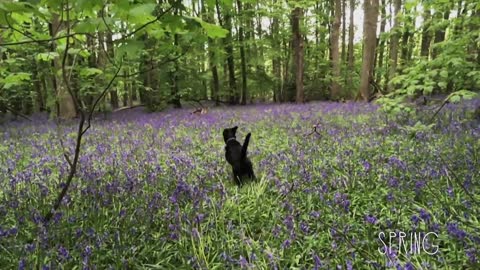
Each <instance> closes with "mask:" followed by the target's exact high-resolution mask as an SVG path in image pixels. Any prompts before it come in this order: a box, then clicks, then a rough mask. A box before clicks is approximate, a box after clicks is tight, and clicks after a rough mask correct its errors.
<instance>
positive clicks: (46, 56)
mask: <svg viewBox="0 0 480 270" xmlns="http://www.w3.org/2000/svg"><path fill="white" fill-rule="evenodd" d="M55 57H58V53H57V52H48V53H39V54H37V55H36V56H35V58H36V59H37V61H45V62H48V61H52V60H53V59H55Z"/></svg>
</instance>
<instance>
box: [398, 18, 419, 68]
mask: <svg viewBox="0 0 480 270" xmlns="http://www.w3.org/2000/svg"><path fill="white" fill-rule="evenodd" d="M415 13H416V10H415V9H414V10H413V14H415ZM404 20H405V23H404V26H403V36H402V51H401V65H400V66H401V68H400V69H401V70H403V69H404V68H405V66H408V63H409V62H410V59H411V53H412V52H411V51H412V50H413V45H414V44H415V41H414V40H413V37H414V36H413V32H412V31H413V29H414V28H415V22H414V18H412V15H411V14H407V11H406V10H405V16H404Z"/></svg>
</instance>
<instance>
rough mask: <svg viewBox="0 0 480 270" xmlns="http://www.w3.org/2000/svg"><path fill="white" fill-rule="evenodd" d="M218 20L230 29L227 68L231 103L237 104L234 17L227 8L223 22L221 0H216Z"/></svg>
mask: <svg viewBox="0 0 480 270" xmlns="http://www.w3.org/2000/svg"><path fill="white" fill-rule="evenodd" d="M216 6H217V13H218V21H219V23H220V26H222V27H224V28H225V29H227V30H228V34H227V37H226V38H225V39H224V43H225V52H226V54H227V69H228V84H229V88H230V93H229V95H230V98H229V99H230V100H229V101H230V104H235V103H236V102H237V94H238V93H237V82H236V79H235V61H234V58H233V44H232V17H231V14H230V12H231V11H228V10H225V11H224V12H225V24H223V22H222V19H221V11H220V4H219V1H218V0H216Z"/></svg>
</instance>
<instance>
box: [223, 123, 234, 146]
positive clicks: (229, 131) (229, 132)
mask: <svg viewBox="0 0 480 270" xmlns="http://www.w3.org/2000/svg"><path fill="white" fill-rule="evenodd" d="M237 128H238V127H237V126H234V127H233V128H226V129H224V130H223V140H224V141H225V143H227V141H228V139H230V138H235V133H236V132H237Z"/></svg>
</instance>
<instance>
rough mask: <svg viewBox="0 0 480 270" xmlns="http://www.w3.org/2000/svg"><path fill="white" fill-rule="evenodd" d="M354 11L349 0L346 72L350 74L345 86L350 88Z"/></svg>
mask: <svg viewBox="0 0 480 270" xmlns="http://www.w3.org/2000/svg"><path fill="white" fill-rule="evenodd" d="M354 11H355V0H350V25H349V26H348V72H346V73H347V74H350V76H348V79H347V86H348V88H349V91H351V90H350V89H351V88H352V87H353V82H352V77H353V76H352V75H351V74H353V73H354V69H355V59H354V54H353V37H354V34H355V33H354V30H353V29H354V28H353V26H354V16H353V13H354Z"/></svg>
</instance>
